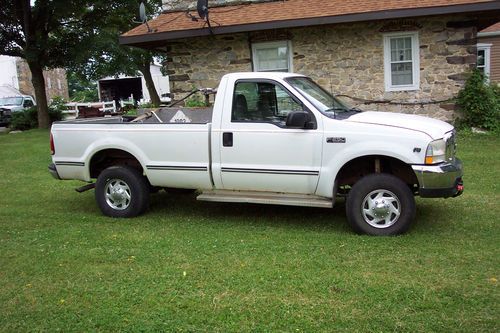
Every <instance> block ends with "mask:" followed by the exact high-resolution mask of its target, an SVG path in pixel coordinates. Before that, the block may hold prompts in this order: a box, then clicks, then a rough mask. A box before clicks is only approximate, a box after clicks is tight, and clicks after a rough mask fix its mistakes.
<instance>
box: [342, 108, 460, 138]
mask: <svg viewBox="0 0 500 333" xmlns="http://www.w3.org/2000/svg"><path fill="white" fill-rule="evenodd" d="M345 121H349V122H357V123H365V124H375V125H382V126H390V127H398V128H405V129H409V130H412V131H418V132H423V133H425V134H427V135H429V136H430V137H431V138H432V139H434V140H435V139H440V138H442V137H443V136H444V134H445V133H446V132H449V131H451V130H453V126H452V125H450V124H448V123H446V122H444V121H441V120H437V119H433V118H429V117H423V116H416V115H412V114H403V113H393V112H378V111H366V112H360V113H357V114H355V115H353V116H351V117H349V118H348V119H346V120H345Z"/></svg>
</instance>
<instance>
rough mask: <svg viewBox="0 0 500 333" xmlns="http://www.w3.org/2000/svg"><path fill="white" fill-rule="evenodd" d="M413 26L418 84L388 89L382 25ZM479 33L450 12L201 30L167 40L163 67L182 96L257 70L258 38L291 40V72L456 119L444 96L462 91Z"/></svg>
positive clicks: (371, 100) (402, 108)
mask: <svg viewBox="0 0 500 333" xmlns="http://www.w3.org/2000/svg"><path fill="white" fill-rule="evenodd" d="M408 26H410V27H412V28H411V30H413V31H415V30H417V31H418V32H419V44H420V89H419V90H418V91H408V92H386V91H385V88H384V55H383V32H385V31H388V30H391V29H392V30H391V31H394V29H395V27H396V30H397V27H403V29H408ZM475 36H476V29H475V27H474V26H473V24H472V23H471V22H468V21H467V19H466V18H465V17H457V16H453V17H451V16H449V17H428V18H419V19H415V20H410V21H409V20H405V21H404V22H398V21H374V22H365V23H352V24H338V25H328V26H317V27H305V28H295V29H288V30H272V31H261V32H253V33H240V34H233V35H223V36H211V37H197V38H190V39H183V40H176V41H172V42H168V44H167V45H168V46H167V52H168V56H169V57H168V59H167V62H166V63H165V66H166V68H167V71H168V74H169V75H170V82H171V91H172V92H173V93H175V94H176V99H177V98H179V97H181V96H182V94H184V93H186V92H188V91H191V90H192V89H193V88H194V87H216V86H217V84H218V81H219V80H220V78H221V77H222V76H223V75H224V74H226V73H230V72H237V71H251V70H252V59H251V44H252V43H253V42H261V41H271V40H291V41H292V52H293V55H294V56H293V71H294V72H297V73H301V74H305V75H309V76H311V77H312V78H313V79H315V80H316V81H317V82H319V83H320V84H321V85H322V86H323V87H324V88H325V89H327V90H329V91H332V92H334V93H335V94H339V95H348V96H350V97H352V98H354V99H352V98H347V101H348V102H350V103H351V104H354V105H356V104H357V106H358V107H360V108H362V109H370V110H386V111H398V112H406V113H414V114H425V115H429V116H432V117H435V118H439V119H444V120H449V121H450V120H452V119H454V118H455V116H456V115H455V112H454V105H453V104H452V103H451V102H445V101H446V100H448V99H452V98H453V97H455V96H456V94H457V93H458V91H459V90H460V88H461V87H462V86H463V83H464V79H465V73H466V72H467V71H468V70H469V69H470V68H471V67H473V66H475V63H476V47H475V45H476V38H475ZM360 99H363V100H368V101H360Z"/></svg>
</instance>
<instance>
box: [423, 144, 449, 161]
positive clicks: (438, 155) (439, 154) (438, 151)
mask: <svg viewBox="0 0 500 333" xmlns="http://www.w3.org/2000/svg"><path fill="white" fill-rule="evenodd" d="M445 160H446V142H445V141H444V139H439V140H435V141H432V142H431V143H429V146H428V147H427V151H426V152H425V164H436V163H441V162H444V161H445Z"/></svg>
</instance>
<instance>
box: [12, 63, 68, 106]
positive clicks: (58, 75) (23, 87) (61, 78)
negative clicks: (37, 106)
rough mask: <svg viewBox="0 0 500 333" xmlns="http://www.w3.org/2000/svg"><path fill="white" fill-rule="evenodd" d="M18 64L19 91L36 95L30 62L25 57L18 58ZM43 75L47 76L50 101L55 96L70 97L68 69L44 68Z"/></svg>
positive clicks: (46, 90) (46, 88)
mask: <svg viewBox="0 0 500 333" xmlns="http://www.w3.org/2000/svg"><path fill="white" fill-rule="evenodd" d="M16 66H17V75H18V80H19V91H20V92H21V93H23V94H25V95H31V96H35V89H34V88H33V84H32V83H31V72H30V69H29V67H28V64H27V63H26V61H24V60H23V59H18V60H17V62H16ZM43 76H44V78H45V92H46V95H47V100H48V101H49V103H50V100H52V99H53V98H54V97H62V98H64V99H66V100H68V99H69V90H68V80H67V78H66V70H64V69H62V68H56V69H51V70H44V71H43Z"/></svg>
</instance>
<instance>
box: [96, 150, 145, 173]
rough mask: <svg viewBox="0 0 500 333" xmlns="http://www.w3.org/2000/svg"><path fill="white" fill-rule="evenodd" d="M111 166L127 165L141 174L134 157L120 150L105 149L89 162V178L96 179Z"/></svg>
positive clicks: (139, 165) (140, 168) (140, 167)
mask: <svg viewBox="0 0 500 333" xmlns="http://www.w3.org/2000/svg"><path fill="white" fill-rule="evenodd" d="M113 165H127V166H130V167H132V168H134V169H136V170H138V171H139V172H141V173H143V171H144V170H143V169H142V166H141V163H139V161H138V160H137V158H135V157H134V155H132V154H130V153H128V152H126V151H123V150H120V149H105V150H101V151H99V152H97V153H96V154H94V156H92V159H91V160H90V166H89V171H90V177H91V178H97V177H98V176H99V174H100V173H101V172H102V171H103V170H104V169H106V168H108V167H110V166H113Z"/></svg>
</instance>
